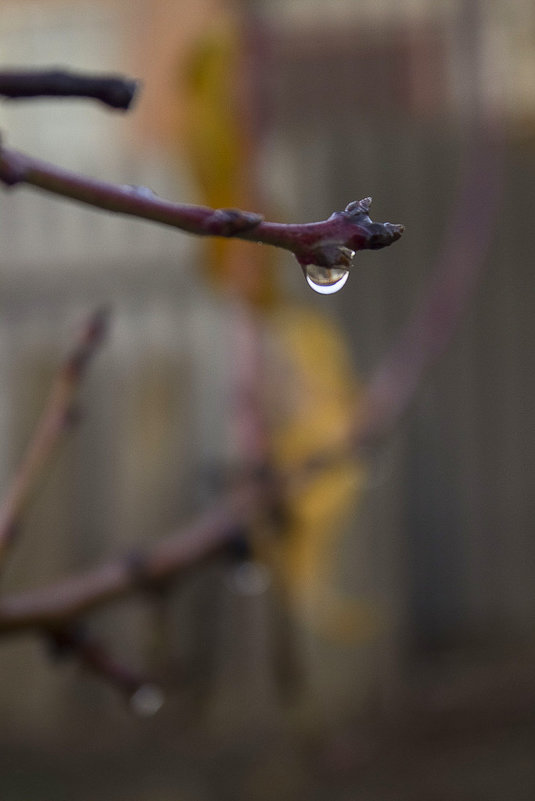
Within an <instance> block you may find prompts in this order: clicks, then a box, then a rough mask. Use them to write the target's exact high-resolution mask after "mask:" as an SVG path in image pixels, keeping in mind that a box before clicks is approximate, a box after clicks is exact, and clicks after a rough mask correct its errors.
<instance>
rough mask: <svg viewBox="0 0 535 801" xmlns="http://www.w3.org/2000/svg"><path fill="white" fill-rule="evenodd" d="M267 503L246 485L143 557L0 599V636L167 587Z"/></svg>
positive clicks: (261, 491)
mask: <svg viewBox="0 0 535 801" xmlns="http://www.w3.org/2000/svg"><path fill="white" fill-rule="evenodd" d="M268 499H269V495H268V494H266V488H265V486H259V484H258V483H256V484H254V483H252V482H251V483H250V484H249V485H248V486H244V487H241V488H240V489H239V490H237V491H236V492H234V493H233V494H231V495H229V496H228V497H227V498H225V499H224V500H223V501H222V502H220V503H219V504H217V505H216V506H214V507H213V508H212V509H211V510H210V511H209V512H208V513H207V514H205V515H204V516H202V517H200V518H199V519H198V520H197V521H196V522H195V523H193V525H191V526H189V527H188V528H185V529H184V530H181V531H179V532H177V533H176V534H174V535H172V536H170V537H168V538H167V539H162V540H160V541H159V542H157V543H156V544H155V545H154V546H152V547H151V548H150V549H147V551H146V552H145V553H142V552H138V553H136V554H134V555H132V554H127V555H125V556H123V557H119V558H118V559H115V560H112V561H110V562H107V563H105V564H103V565H101V566H100V567H97V568H95V569H93V570H90V571H87V572H86V573H81V574H78V575H73V576H71V577H69V578H67V579H65V580H64V581H60V582H57V583H55V584H52V585H50V586H49V587H45V588H43V589H38V590H30V591H28V592H23V593H18V594H16V595H12V596H4V597H3V598H0V636H1V635H5V634H12V633H15V632H22V631H28V630H31V629H55V628H61V627H62V626H64V625H65V624H66V623H68V622H69V621H71V620H75V619H76V618H78V617H80V615H82V614H84V613H86V612H88V611H90V610H92V609H95V608H97V607H100V606H103V605H105V604H107V603H109V602H110V601H113V600H116V599H118V598H121V597H124V596H126V595H131V594H133V593H135V592H138V591H139V590H140V588H143V589H148V588H150V587H157V586H158V585H161V584H162V583H165V582H167V581H168V580H169V579H170V578H172V577H173V576H175V575H176V574H177V573H178V572H180V571H183V570H186V569H187V568H189V567H192V566H193V565H195V564H198V563H199V562H200V561H202V560H203V559H205V558H207V557H209V556H211V555H212V554H214V553H215V552H217V551H219V550H221V549H222V548H224V547H225V545H228V543H229V542H232V541H233V539H234V538H235V536H236V521H240V520H241V521H248V520H250V519H251V518H255V517H257V516H258V510H259V509H260V510H262V509H264V508H265V507H266V505H267V503H268Z"/></svg>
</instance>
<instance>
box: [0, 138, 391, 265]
mask: <svg viewBox="0 0 535 801" xmlns="http://www.w3.org/2000/svg"><path fill="white" fill-rule="evenodd" d="M0 181H2V182H3V183H4V184H5V185H6V186H8V187H13V186H16V185H17V184H29V185H31V186H34V187H37V188H39V189H43V190H45V191H47V192H50V193H52V194H55V195H61V196H63V197H68V198H71V200H76V201H78V202H80V203H85V204H88V205H90V206H94V207H96V208H99V209H105V210H106V211H111V212H114V213H117V214H126V215H130V216H133V217H139V218H142V219H146V220H152V221H154V222H158V223H161V224H162V225H170V226H173V227H174V228H179V229H181V230H182V231H187V232H188V233H191V234H196V235H197V236H222V237H235V238H236V239H246V240H249V241H253V242H258V243H264V244H266V245H273V246H275V247H279V248H284V249H286V250H290V251H291V252H292V253H294V254H295V256H296V258H297V260H298V261H299V263H300V264H301V266H302V267H305V266H306V265H307V264H316V265H319V266H321V267H327V268H333V267H343V268H344V269H349V268H350V266H351V260H352V257H353V255H354V253H355V252H356V251H357V250H364V249H371V250H377V249H379V248H383V247H386V246H388V245H391V244H392V242H395V241H396V240H397V239H399V238H400V236H401V235H402V233H403V226H402V225H394V224H392V223H376V222H372V220H371V219H370V217H369V215H368V212H369V210H370V204H371V198H364V199H363V200H360V201H352V202H351V203H349V204H348V206H347V207H346V209H345V210H344V211H339V212H335V213H334V214H332V215H331V216H330V217H329V219H328V220H322V221H321V222H316V223H303V224H286V223H273V222H265V221H264V220H263V218H262V217H261V215H259V214H255V213H253V212H250V211H240V210H238V209H212V208H209V207H207V206H192V205H186V204H182V203H171V202H170V201H168V200H163V199H162V198H160V197H158V195H156V194H155V193H154V192H153V191H152V190H151V189H149V188H147V187H144V186H130V185H123V186H119V185H116V184H112V183H108V182H106V181H97V180H95V179H93V178H88V177H87V176H84V175H79V174H77V173H75V172H71V171H69V170H64V169H61V168H60V167H57V166H55V165H52V164H48V163H47V162H44V161H40V160H38V159H34V158H31V157H30V156H27V155H25V154H23V153H19V152H17V151H15V150H9V149H7V148H2V150H1V151H0Z"/></svg>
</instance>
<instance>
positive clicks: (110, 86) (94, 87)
mask: <svg viewBox="0 0 535 801" xmlns="http://www.w3.org/2000/svg"><path fill="white" fill-rule="evenodd" d="M137 88H138V83H137V81H133V80H131V79H129V78H123V77H121V76H119V75H81V74H77V73H74V72H70V71H65V70H24V71H19V70H6V71H2V72H0V95H1V96H3V97H6V98H9V99H10V100H20V99H21V98H31V97H87V98H91V99H93V100H99V101H100V102H101V103H104V104H105V105H106V106H110V107H111V108H114V109H121V110H123V111H126V110H127V109H128V108H129V107H130V105H131V103H132V100H133V99H134V96H135V94H136V91H137Z"/></svg>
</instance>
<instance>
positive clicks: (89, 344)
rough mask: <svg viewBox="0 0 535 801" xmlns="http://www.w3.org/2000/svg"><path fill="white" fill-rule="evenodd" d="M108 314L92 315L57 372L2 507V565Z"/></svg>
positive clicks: (65, 423)
mask: <svg viewBox="0 0 535 801" xmlns="http://www.w3.org/2000/svg"><path fill="white" fill-rule="evenodd" d="M106 319H107V314H106V312H105V311H104V310H102V309H100V310H98V311H96V312H95V313H94V314H92V315H91V317H90V318H89V320H88V322H87V323H86V325H85V326H84V329H83V330H82V332H81V334H80V337H79V339H78V342H77V343H76V345H75V346H74V348H73V350H72V351H71V353H70V354H69V355H68V356H67V358H66V359H65V361H64V363H63V364H62V365H61V367H60V368H59V370H58V373H57V375H56V378H55V380H54V382H53V384H52V388H51V390H50V394H49V397H48V400H47V403H46V405H45V408H44V410H43V412H42V414H41V417H40V419H39V421H38V423H37V426H36V429H35V433H34V435H33V437H32V439H31V441H30V443H29V445H28V447H27V450H26V453H25V454H24V456H23V459H22V461H21V464H20V466H19V468H18V470H17V472H16V474H15V476H14V478H13V480H12V483H11V486H10V487H9V488H8V490H7V493H6V495H5V497H4V500H3V502H2V504H1V506H0V565H2V563H3V562H4V560H5V558H6V554H7V551H8V549H9V548H10V547H11V546H12V545H13V543H14V540H15V538H16V534H17V531H18V529H19V527H20V526H19V524H20V519H21V515H22V513H23V511H24V508H25V505H26V503H27V501H28V499H29V497H30V495H31V493H32V491H33V489H34V487H35V484H36V482H37V480H38V479H39V477H40V476H41V474H42V472H43V467H44V465H45V464H46V462H47V461H48V459H49V458H50V456H51V454H52V453H53V451H54V449H55V447H56V445H57V444H58V441H59V440H60V438H61V435H62V434H63V432H64V431H65V430H66V428H67V427H68V426H69V424H70V421H71V419H72V412H73V403H74V400H75V397H76V392H77V389H78V386H79V384H80V380H81V378H82V376H83V374H84V371H85V368H86V366H87V363H88V361H89V359H90V358H91V356H92V355H93V353H94V352H95V350H96V349H97V348H98V346H99V345H100V343H101V342H102V339H103V336H104V333H105V328H106Z"/></svg>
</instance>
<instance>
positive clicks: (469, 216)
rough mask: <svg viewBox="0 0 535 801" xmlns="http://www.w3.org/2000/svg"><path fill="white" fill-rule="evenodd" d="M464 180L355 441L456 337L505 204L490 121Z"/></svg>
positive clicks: (383, 421)
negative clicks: (432, 264)
mask: <svg viewBox="0 0 535 801" xmlns="http://www.w3.org/2000/svg"><path fill="white" fill-rule="evenodd" d="M465 158H466V169H465V171H464V172H463V183H462V187H461V190H460V192H459V194H458V195H457V197H456V200H455V207H454V210H453V213H452V216H451V219H450V221H449V225H448V227H447V230H446V233H445V238H444V245H443V248H442V251H441V253H440V254H439V256H438V259H437V263H436V267H435V270H434V274H433V275H432V277H431V279H430V281H429V285H428V287H427V289H426V291H425V292H424V294H423V297H422V298H421V299H420V301H419V302H418V305H417V307H416V310H415V312H414V314H413V316H412V317H411V318H410V319H409V322H408V323H407V324H406V326H405V328H404V329H403V331H402V332H401V334H400V336H399V337H398V338H397V339H396V340H395V342H394V345H393V346H392V348H391V350H390V352H389V353H387V355H386V357H385V358H384V359H383V360H382V362H381V363H380V364H379V366H378V367H377V368H376V370H375V371H374V373H373V374H372V377H371V379H370V380H369V382H368V383H367V386H366V389H365V393H364V398H363V408H362V412H361V415H360V420H359V422H358V424H357V427H356V430H355V434H354V438H353V442H352V447H355V446H357V447H359V446H363V445H368V444H372V443H374V442H376V441H377V440H379V439H382V438H383V437H384V436H385V435H386V434H388V432H389V431H391V429H392V427H393V426H394V425H395V424H396V423H397V422H398V420H399V419H400V417H401V416H402V415H403V414H404V412H405V411H406V409H407V408H408V406H409V405H410V403H411V402H412V400H413V398H414V395H415V393H416V391H417V388H418V386H419V384H420V382H421V379H422V375H423V373H424V372H425V371H426V370H427V369H428V368H429V367H431V366H432V365H433V364H434V363H435V362H436V360H437V359H438V358H439V357H440V356H441V355H442V353H443V352H444V350H445V349H446V347H447V346H448V344H449V343H450V341H451V339H452V337H453V335H454V333H455V331H456V329H457V326H458V324H459V321H460V319H461V317H462V315H463V313H464V312H465V310H466V308H467V306H468V303H469V301H470V299H471V297H472V295H473V293H474V290H475V288H476V286H477V284H478V281H479V279H480V277H481V275H482V273H483V270H484V267H485V259H486V257H487V255H488V251H489V248H490V245H491V242H492V236H493V232H494V229H495V223H496V219H497V214H498V209H499V204H500V201H501V192H500V184H501V175H502V169H503V143H502V140H501V137H500V134H499V132H498V131H497V130H496V129H494V128H493V127H492V126H491V125H490V124H489V125H488V126H487V127H486V129H485V131H484V132H483V130H482V129H481V130H480V131H479V135H475V136H474V138H473V141H472V143H471V147H470V148H469V149H468V152H467V153H466V157H465Z"/></svg>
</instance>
